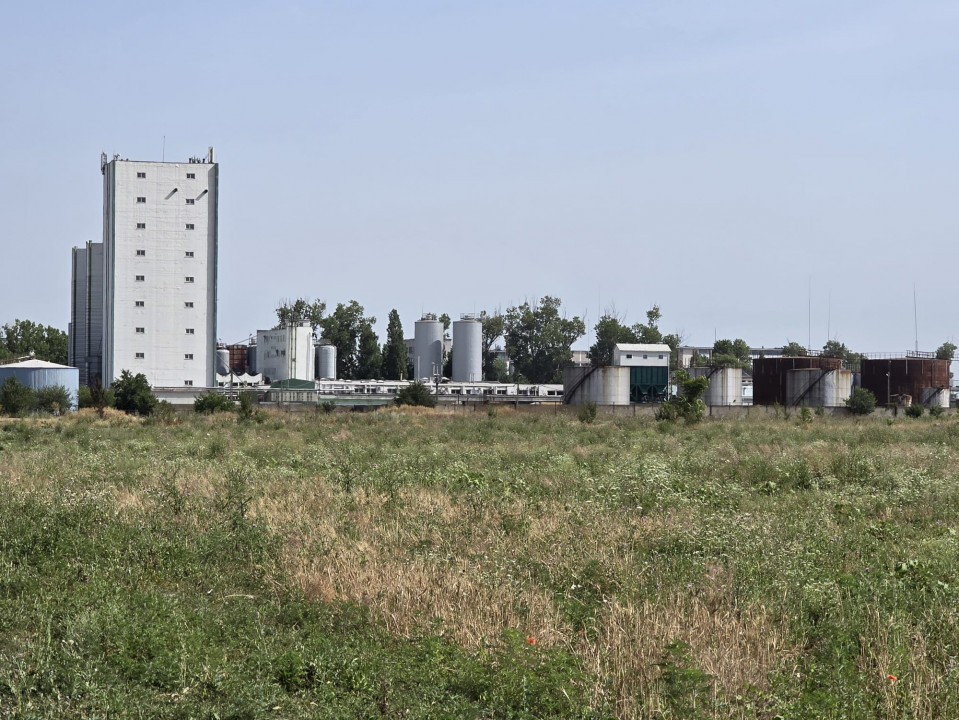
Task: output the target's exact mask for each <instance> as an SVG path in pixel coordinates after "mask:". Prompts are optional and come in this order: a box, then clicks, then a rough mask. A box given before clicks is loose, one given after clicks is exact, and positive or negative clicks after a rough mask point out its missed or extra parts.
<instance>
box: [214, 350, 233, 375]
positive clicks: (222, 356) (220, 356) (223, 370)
mask: <svg viewBox="0 0 959 720" xmlns="http://www.w3.org/2000/svg"><path fill="white" fill-rule="evenodd" d="M216 374H217V375H229V374H230V351H229V350H227V349H226V348H225V347H218V348H217V349H216Z"/></svg>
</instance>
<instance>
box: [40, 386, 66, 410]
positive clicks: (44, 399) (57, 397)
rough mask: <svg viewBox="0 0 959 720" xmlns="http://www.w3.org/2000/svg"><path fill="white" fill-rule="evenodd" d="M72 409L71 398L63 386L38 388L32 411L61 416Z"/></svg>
mask: <svg viewBox="0 0 959 720" xmlns="http://www.w3.org/2000/svg"><path fill="white" fill-rule="evenodd" d="M72 407H73V396H72V395H71V393H70V391H69V390H67V388H65V387H64V386H63V385H47V386H45V387H42V388H38V389H37V391H36V400H35V402H34V409H35V410H37V412H43V413H50V414H51V415H62V414H63V413H65V412H70V408H72Z"/></svg>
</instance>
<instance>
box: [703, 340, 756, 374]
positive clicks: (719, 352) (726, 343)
mask: <svg viewBox="0 0 959 720" xmlns="http://www.w3.org/2000/svg"><path fill="white" fill-rule="evenodd" d="M710 364H711V365H715V366H716V367H738V368H744V369H747V368H749V367H750V358H749V345H747V344H746V341H745V340H742V339H740V338H736V339H735V340H717V341H716V342H715V343H714V344H713V357H712V362H711V363H710Z"/></svg>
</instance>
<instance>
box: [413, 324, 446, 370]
mask: <svg viewBox="0 0 959 720" xmlns="http://www.w3.org/2000/svg"><path fill="white" fill-rule="evenodd" d="M442 372H443V323H442V322H441V321H440V320H437V319H436V315H433V314H432V313H427V314H425V315H423V317H422V318H421V319H419V320H417V321H416V325H415V330H414V334H413V377H414V378H415V379H417V380H421V379H423V378H430V377H433V375H439V374H441V373H442Z"/></svg>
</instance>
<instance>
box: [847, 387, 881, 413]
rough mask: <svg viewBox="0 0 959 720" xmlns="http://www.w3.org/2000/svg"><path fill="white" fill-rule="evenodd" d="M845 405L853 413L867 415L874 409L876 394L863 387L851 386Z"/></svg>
mask: <svg viewBox="0 0 959 720" xmlns="http://www.w3.org/2000/svg"><path fill="white" fill-rule="evenodd" d="M846 407H847V408H849V412H851V413H852V414H853V415H868V414H869V413H871V412H872V411H873V410H875V409H876V396H875V395H874V394H873V393H872V391H871V390H867V389H866V388H864V387H857V388H853V391H852V394H851V395H850V396H849V399H848V400H846Z"/></svg>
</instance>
